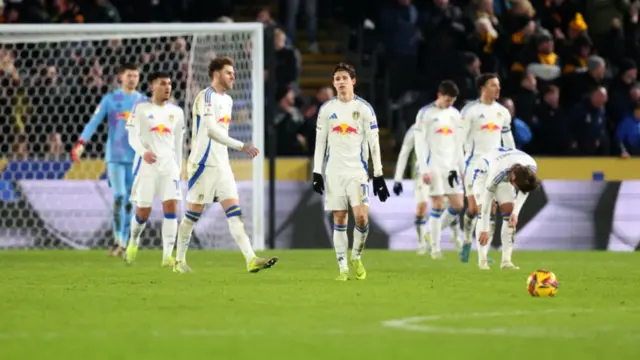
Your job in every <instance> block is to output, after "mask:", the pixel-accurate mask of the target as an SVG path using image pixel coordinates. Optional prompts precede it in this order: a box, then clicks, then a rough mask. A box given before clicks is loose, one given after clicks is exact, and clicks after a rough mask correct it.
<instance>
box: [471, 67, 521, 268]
mask: <svg viewBox="0 0 640 360" xmlns="http://www.w3.org/2000/svg"><path fill="white" fill-rule="evenodd" d="M476 85H477V86H478V88H479V89H480V92H481V95H480V98H479V99H478V100H475V101H472V102H470V103H469V104H467V105H466V106H465V107H464V108H463V109H462V120H463V125H464V126H465V130H464V132H465V134H464V135H463V139H464V140H463V141H464V144H465V150H466V154H465V156H466V159H465V165H464V184H465V192H466V196H467V204H468V207H467V211H466V212H465V215H464V220H463V232H464V244H463V245H462V251H460V260H461V261H462V262H465V263H466V262H469V255H470V253H471V238H472V234H473V230H474V228H475V225H476V216H477V214H478V206H477V203H476V199H475V197H474V196H473V189H472V185H471V184H472V182H473V176H474V171H475V169H476V168H477V167H478V166H479V165H481V162H482V159H483V157H484V156H486V155H487V154H488V153H489V152H490V151H492V150H494V149H496V148H499V147H500V146H503V145H504V146H505V147H508V148H515V141H514V140H513V134H512V133H511V114H510V113H509V110H507V108H505V107H504V106H502V105H501V104H500V103H499V102H498V101H497V100H498V98H499V97H500V80H499V79H498V77H497V76H496V75H495V74H491V73H487V74H482V75H481V76H480V77H479V78H478V79H477V83H476ZM494 213H495V208H494V210H493V212H492V214H491V218H490V221H491V224H492V229H493V227H494V226H493V224H494V223H493V214H494ZM491 235H493V231H492V234H491Z"/></svg>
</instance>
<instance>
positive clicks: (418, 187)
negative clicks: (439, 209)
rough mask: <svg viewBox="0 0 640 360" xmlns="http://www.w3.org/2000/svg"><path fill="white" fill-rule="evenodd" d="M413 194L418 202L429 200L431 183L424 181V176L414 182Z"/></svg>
mask: <svg viewBox="0 0 640 360" xmlns="http://www.w3.org/2000/svg"><path fill="white" fill-rule="evenodd" d="M413 196H414V197H415V199H416V204H420V203H426V202H429V185H427V184H425V183H424V180H422V177H419V178H418V179H416V180H415V181H414V182H413Z"/></svg>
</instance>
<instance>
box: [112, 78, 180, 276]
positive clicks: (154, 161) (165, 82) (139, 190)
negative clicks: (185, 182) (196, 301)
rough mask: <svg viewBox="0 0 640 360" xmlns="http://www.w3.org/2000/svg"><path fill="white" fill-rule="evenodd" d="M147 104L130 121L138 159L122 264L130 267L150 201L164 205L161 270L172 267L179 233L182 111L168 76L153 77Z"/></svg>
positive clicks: (140, 106)
mask: <svg viewBox="0 0 640 360" xmlns="http://www.w3.org/2000/svg"><path fill="white" fill-rule="evenodd" d="M151 94H152V95H151V100H150V101H144V102H140V103H138V104H137V105H136V106H135V108H134V110H133V115H132V116H131V117H130V118H129V121H128V123H127V128H128V130H129V144H130V145H131V147H132V148H133V149H134V150H135V151H136V155H137V156H138V158H137V161H136V164H135V168H134V170H133V177H134V180H133V189H132V190H131V200H132V201H133V202H134V203H135V204H136V214H135V215H134V216H133V217H132V218H131V240H130V241H129V244H128V245H127V250H126V253H125V261H126V262H127V263H129V264H131V263H133V261H134V260H135V257H136V253H137V252H138V244H139V242H140V234H141V233H142V231H143V230H144V228H145V226H146V224H147V219H149V214H150V213H151V205H152V203H153V199H154V198H155V197H156V196H157V197H158V198H160V200H161V201H162V211H163V212H164V220H163V221H162V266H172V265H173V263H174V260H173V258H172V257H171V254H172V252H173V247H174V246H175V243H176V233H177V232H178V219H177V216H176V213H177V210H178V201H179V200H180V199H181V194H180V169H181V168H182V143H183V142H182V140H183V137H184V112H183V111H182V109H181V108H179V107H178V106H176V105H174V104H172V103H171V102H169V98H170V97H171V79H170V77H169V74H166V73H161V72H160V73H155V74H153V75H151Z"/></svg>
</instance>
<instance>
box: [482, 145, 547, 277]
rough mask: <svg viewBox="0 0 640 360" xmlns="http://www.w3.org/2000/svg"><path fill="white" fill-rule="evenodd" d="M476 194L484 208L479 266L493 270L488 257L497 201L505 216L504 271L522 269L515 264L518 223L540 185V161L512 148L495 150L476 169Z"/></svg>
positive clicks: (503, 241) (503, 230) (501, 235)
mask: <svg viewBox="0 0 640 360" xmlns="http://www.w3.org/2000/svg"><path fill="white" fill-rule="evenodd" d="M475 174H476V175H475V178H474V180H473V194H474V196H475V198H476V201H477V203H478V207H479V208H480V209H481V212H480V216H479V218H478V221H479V226H478V227H477V228H476V238H477V239H478V266H479V267H480V269H482V270H488V269H489V263H488V260H487V254H488V252H489V246H490V238H489V230H490V227H491V226H490V221H489V219H490V214H491V203H492V202H493V200H495V201H496V202H497V203H498V206H499V208H500V213H501V214H502V231H501V233H500V239H501V240H502V263H501V264H500V268H501V269H513V270H517V269H519V268H518V267H517V266H516V265H514V264H513V263H512V262H511V254H512V253H513V243H514V236H515V231H516V225H517V224H518V214H519V213H520V210H521V209H522V206H523V205H524V202H525V201H526V200H527V197H528V196H529V193H531V191H533V190H535V189H536V188H537V187H538V186H539V182H538V180H537V178H536V161H535V160H534V159H533V158H532V157H531V156H529V155H527V154H526V153H524V152H522V151H520V150H515V149H510V148H498V149H496V150H493V151H491V152H490V153H489V154H488V155H487V156H486V157H485V158H484V161H482V164H481V166H479V167H478V168H476V169H475Z"/></svg>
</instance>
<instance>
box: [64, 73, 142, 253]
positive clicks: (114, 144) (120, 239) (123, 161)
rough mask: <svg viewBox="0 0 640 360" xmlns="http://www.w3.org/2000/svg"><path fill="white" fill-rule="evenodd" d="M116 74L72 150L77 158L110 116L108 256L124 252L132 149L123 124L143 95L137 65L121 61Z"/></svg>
mask: <svg viewBox="0 0 640 360" xmlns="http://www.w3.org/2000/svg"><path fill="white" fill-rule="evenodd" d="M118 77H119V80H120V83H121V84H122V87H121V88H120V89H117V90H114V91H112V92H110V93H108V94H106V95H105V96H104V97H103V98H102V100H101V101H100V104H99V105H98V107H97V108H96V110H95V112H94V113H93V116H92V117H91V120H89V123H88V124H87V125H86V126H85V127H84V130H83V131H82V134H81V135H80V138H79V139H78V143H77V144H76V146H75V147H74V149H73V151H72V153H71V156H72V158H73V161H75V162H79V161H80V157H81V156H82V153H83V152H84V146H85V144H86V143H87V142H88V141H89V140H90V139H91V136H93V134H94V133H95V132H96V130H97V129H98V126H99V125H100V123H101V122H102V120H104V118H105V116H106V117H107V118H108V119H109V120H108V135H107V144H106V155H105V162H106V163H107V177H108V181H109V186H110V187H111V188H112V189H113V237H114V244H113V246H112V248H111V251H110V255H111V256H120V255H122V254H123V253H124V250H125V248H126V241H127V239H128V238H129V229H130V222H129V221H128V220H129V219H130V218H131V210H132V205H131V203H130V202H129V194H130V193H131V186H132V184H133V171H132V168H133V159H134V156H135V152H134V151H133V149H132V148H131V146H130V145H129V140H128V133H127V130H126V128H125V125H126V122H127V118H128V117H129V114H130V113H131V111H132V109H133V106H134V105H135V104H136V103H137V102H138V101H140V100H144V99H146V98H145V96H144V95H142V94H141V93H139V92H138V91H136V87H137V86H138V83H139V82H140V71H139V69H138V67H137V66H136V65H134V64H124V65H123V66H122V67H121V68H120V70H119V72H118Z"/></svg>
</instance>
